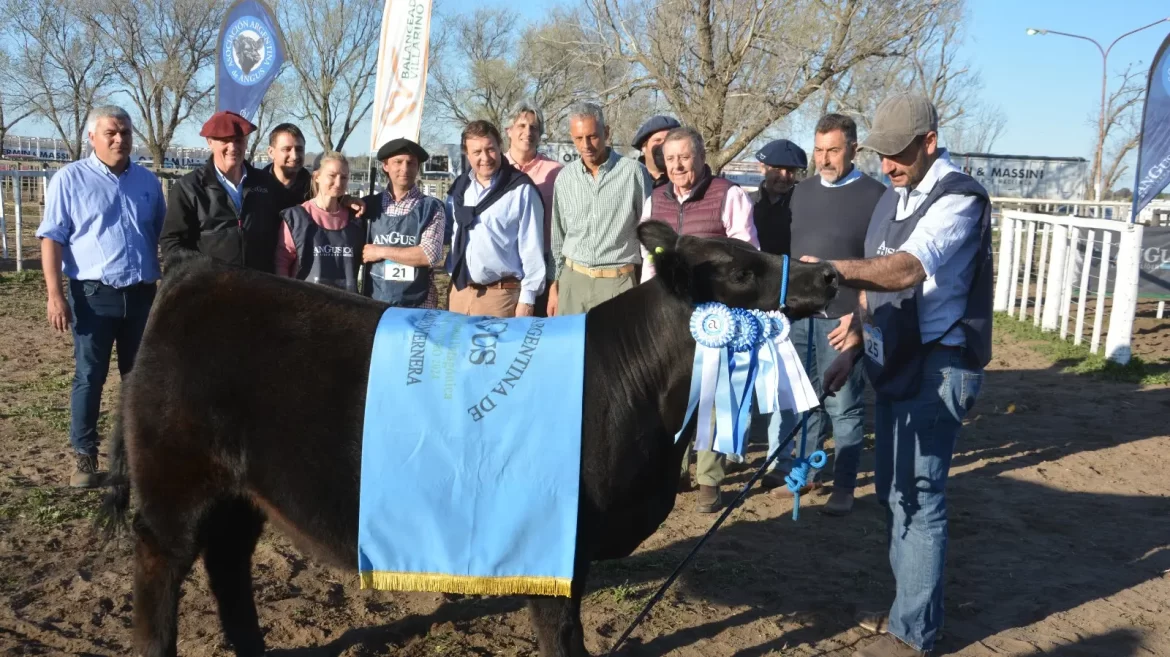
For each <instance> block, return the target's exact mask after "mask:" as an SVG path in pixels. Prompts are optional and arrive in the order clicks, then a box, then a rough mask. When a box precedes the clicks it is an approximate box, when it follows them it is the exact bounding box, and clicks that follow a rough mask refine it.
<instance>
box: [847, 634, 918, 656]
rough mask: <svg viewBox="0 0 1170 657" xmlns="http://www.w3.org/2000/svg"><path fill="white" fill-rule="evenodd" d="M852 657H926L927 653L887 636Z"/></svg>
mask: <svg viewBox="0 0 1170 657" xmlns="http://www.w3.org/2000/svg"><path fill="white" fill-rule="evenodd" d="M853 657H927V653H925V652H923V651H921V650H915V649H914V648H911V647H910V646H908V645H906V644H905V643H902V642H901V641H899V640H898V639H896V638H894V636H893V635H891V634H887V635H885V636H883V637H882V638H880V639H878V640H877V641H874V642H873V643H871V644H869V645H868V646H866V647H864V648H862V649H861V650H858V651H857V652H855V653H853Z"/></svg>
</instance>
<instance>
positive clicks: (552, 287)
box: [545, 281, 557, 317]
mask: <svg viewBox="0 0 1170 657" xmlns="http://www.w3.org/2000/svg"><path fill="white" fill-rule="evenodd" d="M545 311H546V314H547V315H548V316H549V317H556V316H557V282H556V281H553V282H552V283H549V284H548V307H547V308H546V309H545Z"/></svg>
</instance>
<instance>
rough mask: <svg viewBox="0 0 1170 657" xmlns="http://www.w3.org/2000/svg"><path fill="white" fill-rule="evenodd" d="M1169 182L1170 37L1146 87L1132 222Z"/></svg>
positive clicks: (1151, 70) (1165, 42) (1155, 63)
mask: <svg viewBox="0 0 1170 657" xmlns="http://www.w3.org/2000/svg"><path fill="white" fill-rule="evenodd" d="M1167 183H1170V36H1167V37H1166V40H1165V41H1163V42H1162V47H1161V48H1158V54H1157V55H1155V56H1154V65H1153V66H1152V67H1151V68H1150V79H1149V82H1148V83H1147V86H1146V107H1145V111H1144V112H1143V114H1142V132H1141V146H1140V148H1139V149H1138V164H1137V180H1136V182H1135V183H1134V187H1133V215H1132V218H1131V219H1130V220H1131V221H1136V220H1137V215H1138V213H1139V212H1141V211H1142V208H1144V207H1146V205H1147V204H1149V202H1150V201H1152V200H1154V197H1155V196H1157V195H1158V194H1160V193H1161V192H1162V190H1163V189H1165V188H1166V184H1167Z"/></svg>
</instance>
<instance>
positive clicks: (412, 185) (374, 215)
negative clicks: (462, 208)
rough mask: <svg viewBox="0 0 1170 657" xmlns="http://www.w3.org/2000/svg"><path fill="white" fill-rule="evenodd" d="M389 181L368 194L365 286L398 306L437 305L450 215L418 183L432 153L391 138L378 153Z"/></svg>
mask: <svg viewBox="0 0 1170 657" xmlns="http://www.w3.org/2000/svg"><path fill="white" fill-rule="evenodd" d="M376 157H377V158H378V161H379V162H381V163H382V171H385V172H386V176H387V177H388V178H389V184H388V185H387V186H386V190H385V191H383V192H381V193H379V194H373V195H371V196H367V197H365V198H363V199H362V202H363V203H364V204H365V208H366V209H365V212H364V214H363V216H364V218H365V219H366V222H367V225H368V233H367V237H366V242H367V244H366V246H365V248H364V249H363V250H362V261H363V262H365V263H366V264H368V265H369V266H368V267H366V273H365V276H364V279H363V283H362V292H363V293H364V294H365V295H366V296H369V297H373V298H375V299H377V300H379V301H384V302H386V303H389V304H391V305H393V306H400V307H405V308H434V307H435V306H436V304H437V301H438V297H437V294H436V291H435V289H434V286H433V285H432V284H431V280H432V277H433V272H434V268H435V267H436V266H438V265H439V263H440V261H441V260H442V257H443V242H444V241H445V238H446V226H447V216H446V210H445V209H444V207H443V202H442V201H440V200H439V199H437V198H434V197H431V196H427V195H425V194H423V193H422V190H420V189H419V188H418V170H419V167H420V166H421V165H422V163H423V162H426V161H427V159H429V158H430V155H429V154H427V152H426V150H424V149H423V147H422V146H419V145H418V144H416V143H415V142H413V141H411V140H409V139H405V138H398V139H391V140H390V141H388V142H386V143H385V144H382V147H381V148H379V149H378V153H377V155H376Z"/></svg>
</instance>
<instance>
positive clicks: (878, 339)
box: [861, 324, 886, 367]
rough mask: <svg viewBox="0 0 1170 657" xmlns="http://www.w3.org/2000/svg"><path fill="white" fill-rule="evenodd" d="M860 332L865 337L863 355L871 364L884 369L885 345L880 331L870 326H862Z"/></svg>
mask: <svg viewBox="0 0 1170 657" xmlns="http://www.w3.org/2000/svg"><path fill="white" fill-rule="evenodd" d="M861 330H862V333H863V335H864V337H865V355H866V356H868V357H869V359H870V360H872V361H873V362H875V363H877V364H878V365H880V366H882V367H885V365H886V353H885V344H884V343H883V342H882V330H881V329H880V328H878V327H876V326H873V325H872V324H865V325H863V326H862V329H861Z"/></svg>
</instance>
